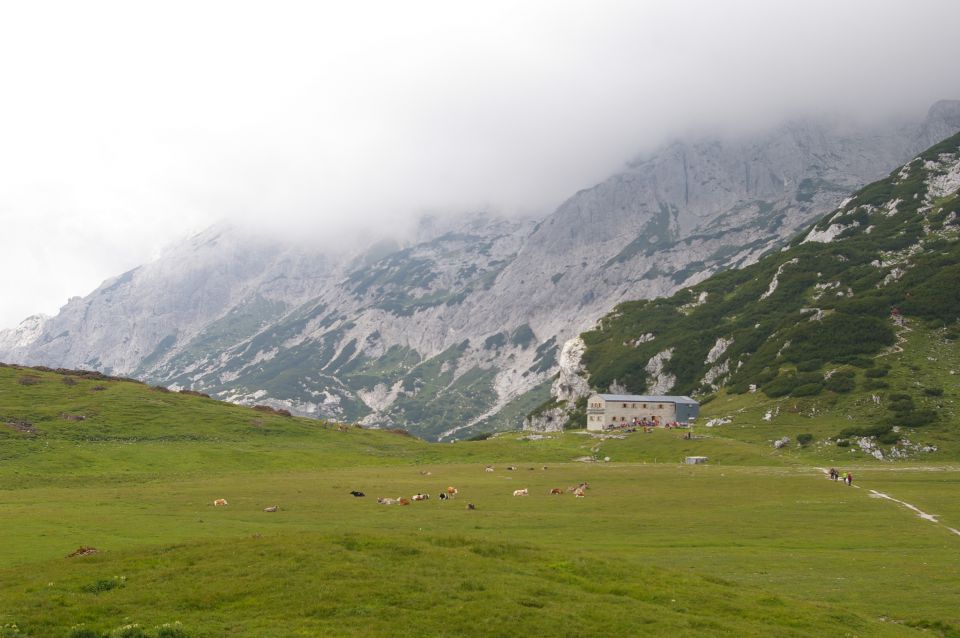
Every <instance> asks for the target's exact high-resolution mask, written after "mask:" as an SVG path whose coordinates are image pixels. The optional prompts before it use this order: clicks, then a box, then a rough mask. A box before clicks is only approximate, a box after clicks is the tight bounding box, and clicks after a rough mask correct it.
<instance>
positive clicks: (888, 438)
mask: <svg viewBox="0 0 960 638" xmlns="http://www.w3.org/2000/svg"><path fill="white" fill-rule="evenodd" d="M899 440H900V435H899V434H898V433H896V432H894V431H893V430H890V431H889V432H885V433H884V434H881V435H880V436H878V437H877V443H883V444H884V445H894V444H895V443H896V442H897V441H899Z"/></svg>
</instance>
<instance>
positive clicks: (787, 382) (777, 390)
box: [762, 374, 797, 399]
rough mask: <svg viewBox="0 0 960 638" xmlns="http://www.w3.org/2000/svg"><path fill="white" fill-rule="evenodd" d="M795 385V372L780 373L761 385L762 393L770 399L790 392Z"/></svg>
mask: <svg viewBox="0 0 960 638" xmlns="http://www.w3.org/2000/svg"><path fill="white" fill-rule="evenodd" d="M795 387H797V376H796V375H795V374H782V375H780V376H779V377H777V378H776V379H774V380H773V381H771V382H770V383H768V384H766V385H765V386H763V388H762V389H763V393H764V394H766V395H767V396H768V397H770V398H771V399H775V398H777V397H782V396H786V395H788V394H790V392H792V391H793V389H794V388H795Z"/></svg>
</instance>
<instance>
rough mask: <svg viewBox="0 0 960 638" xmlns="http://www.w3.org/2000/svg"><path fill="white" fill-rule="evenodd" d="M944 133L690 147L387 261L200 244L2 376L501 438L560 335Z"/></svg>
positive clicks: (852, 133)
mask: <svg viewBox="0 0 960 638" xmlns="http://www.w3.org/2000/svg"><path fill="white" fill-rule="evenodd" d="M958 130H960V101H939V102H937V103H936V104H934V105H933V106H931V107H930V109H929V111H928V113H927V114H926V116H925V117H924V118H922V119H916V120H913V121H909V120H904V121H902V122H899V123H896V124H893V123H889V122H888V123H882V124H879V123H878V124H873V125H864V124H862V123H860V124H857V123H854V122H843V121H839V120H836V119H833V118H831V119H808V120H792V121H789V122H785V123H782V124H781V125H779V126H776V127H771V128H770V129H768V130H766V131H763V132H760V133H750V134H741V135H739V136H700V137H691V138H689V139H684V140H676V141H673V142H671V143H669V144H665V145H663V146H661V147H660V148H659V149H657V150H656V151H655V152H652V153H647V154H644V155H642V156H639V157H638V158H637V159H636V160H634V161H632V162H631V163H630V164H629V165H628V166H626V167H624V168H623V169H622V170H620V171H618V172H616V173H614V174H613V175H611V176H609V177H608V178H607V179H605V180H602V181H601V182H599V183H597V184H594V185H592V186H590V187H589V188H585V189H581V190H578V191H577V192H575V193H572V194H571V196H570V197H569V198H568V199H567V200H566V201H565V202H564V203H563V204H562V205H561V206H559V207H558V208H557V209H556V210H555V211H554V212H552V213H551V214H550V215H547V216H546V217H544V218H542V219H540V220H536V222H535V221H534V220H533V219H518V218H511V217H504V216H498V215H495V214H490V213H488V212H485V211H477V212H472V213H467V214H461V215H436V216H431V217H423V218H421V220H420V222H419V223H418V224H417V225H416V226H415V227H414V228H412V229H402V228H400V229H396V228H395V226H396V225H394V226H393V227H390V228H389V230H390V231H394V232H393V233H392V234H394V235H395V236H396V237H397V238H398V240H393V241H379V242H378V241H375V238H374V237H368V238H367V239H366V243H365V244H355V243H354V242H352V241H347V240H343V241H341V242H340V244H341V245H339V246H337V247H335V248H333V247H330V246H329V245H328V244H326V243H324V242H311V241H310V238H309V236H307V240H306V241H299V242H290V241H279V240H278V239H277V238H276V236H274V235H271V234H264V233H257V232H251V231H250V229H249V228H247V229H245V228H242V227H238V226H236V225H232V224H217V225H215V226H213V227H210V228H208V229H206V230H204V231H203V232H201V233H198V234H196V235H195V236H193V237H191V238H190V239H189V240H188V241H184V242H181V243H179V244H177V245H176V246H174V247H173V249H172V250H170V251H169V252H168V253H167V254H165V255H164V256H162V257H161V258H160V259H157V260H155V261H152V262H150V263H147V264H144V265H142V266H140V267H137V268H135V269H132V270H129V271H127V272H125V273H123V274H122V275H119V276H117V277H113V278H111V279H109V280H107V281H106V282H104V283H103V284H102V285H101V286H100V287H99V288H98V289H97V290H95V291H94V292H93V293H91V294H90V295H88V296H86V297H84V298H79V297H77V298H75V299H73V300H71V302H70V303H69V304H67V305H66V306H65V307H64V308H63V309H62V310H61V312H60V313H59V314H58V315H57V316H56V317H53V318H43V317H33V318H31V319H29V320H27V321H25V322H23V323H22V324H21V325H20V326H19V327H18V328H17V329H16V330H6V331H0V360H6V361H19V362H27V363H30V364H42V365H48V366H54V367H56V366H66V367H86V368H94V369H97V370H102V371H104V372H107V373H112V374H120V375H129V376H134V377H137V378H141V379H144V380H147V381H148V382H150V383H157V384H162V385H169V386H171V387H174V388H189V389H192V390H200V391H203V392H207V393H210V394H213V395H216V396H217V397H219V398H222V399H227V400H231V401H237V402H242V403H267V404H272V405H275V406H282V407H284V408H286V409H289V410H291V411H293V412H296V413H299V414H304V415H312V416H317V417H324V418H331V419H336V420H339V421H347V422H352V421H360V422H362V423H364V424H365V425H371V426H379V427H395V426H401V427H406V428H409V429H410V430H411V431H412V432H415V433H416V434H418V435H421V436H424V437H427V438H440V439H444V438H448V437H463V436H469V435H470V434H471V433H472V432H476V431H490V430H495V429H507V428H511V427H518V426H519V419H520V418H521V417H522V416H523V415H524V414H526V413H527V412H529V411H530V410H532V409H533V408H534V407H536V405H538V404H539V403H541V402H542V401H543V400H544V399H545V398H546V397H547V396H548V392H549V391H550V390H551V389H552V390H553V391H554V395H555V396H559V395H561V394H564V393H565V392H567V390H565V389H564V387H562V386H563V385H564V379H565V378H570V375H568V374H567V372H568V371H574V369H575V368H576V366H577V364H576V361H577V359H578V356H579V355H578V351H577V349H578V346H577V341H578V340H577V339H574V337H576V335H577V334H578V333H579V332H581V331H583V330H585V329H588V328H589V327H591V326H592V325H593V324H594V322H596V320H597V319H598V318H599V317H601V316H603V315H604V314H605V313H607V312H609V311H610V310H611V309H612V308H613V307H614V305H615V304H616V303H618V302H620V301H623V300H627V299H638V298H639V299H642V298H652V297H655V296H663V295H669V294H671V293H672V292H674V291H676V290H678V289H679V288H680V287H683V286H688V285H691V284H694V283H696V282H699V281H702V280H703V279H705V278H707V277H709V276H710V275H711V274H713V273H715V272H718V271H721V270H725V269H729V268H741V267H744V266H746V265H749V264H752V263H754V262H755V261H756V260H757V259H759V258H760V256H762V255H763V254H765V253H769V252H770V251H772V250H775V249H776V248H778V247H780V246H782V245H783V244H784V243H785V241H786V240H787V239H789V238H790V237H792V236H793V235H794V234H795V233H797V232H798V231H799V230H801V229H802V228H804V227H805V226H806V225H807V224H809V223H810V222H811V221H812V220H814V219H817V218H819V217H820V216H821V215H823V214H824V213H825V212H827V211H829V210H831V209H833V208H834V207H835V206H837V205H838V204H839V203H840V202H841V200H842V199H843V198H845V197H846V196H847V195H849V194H850V193H851V192H853V191H854V190H855V189H857V188H858V187H860V186H862V185H864V184H866V183H868V182H870V181H872V180H875V179H877V178H880V177H883V176H885V175H886V173H887V172H888V171H889V170H890V169H892V168H893V167H895V166H897V165H899V164H901V163H902V162H903V161H905V160H909V159H910V158H911V157H913V156H914V154H916V153H917V152H919V151H921V150H923V149H925V148H927V147H929V146H930V145H931V144H933V143H935V142H937V141H939V140H941V139H943V138H945V137H947V136H949V135H952V134H954V133H956V132H957V131H958ZM640 336H642V335H638V337H640ZM581 344H582V342H581ZM558 370H560V372H561V376H560V378H559V381H558V382H556V383H553V379H554V375H555V373H556V372H557V371H558ZM574 376H576V375H574ZM558 383H559V384H560V386H561V387H558V386H557V384H558Z"/></svg>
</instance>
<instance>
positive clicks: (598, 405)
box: [590, 403, 663, 410]
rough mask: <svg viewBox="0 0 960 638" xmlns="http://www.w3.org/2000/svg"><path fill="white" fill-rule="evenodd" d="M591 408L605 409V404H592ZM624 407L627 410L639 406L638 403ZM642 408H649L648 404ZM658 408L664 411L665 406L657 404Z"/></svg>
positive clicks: (626, 404)
mask: <svg viewBox="0 0 960 638" xmlns="http://www.w3.org/2000/svg"><path fill="white" fill-rule="evenodd" d="M590 407H591V408H599V409H603V403H591V404H590ZM623 407H625V408H635V407H637V404H636V403H624V404H623ZM642 407H643V408H646V407H647V404H646V403H644V404H643V406H642ZM657 407H658V408H660V409H661V410H662V409H663V404H662V403H658V404H657Z"/></svg>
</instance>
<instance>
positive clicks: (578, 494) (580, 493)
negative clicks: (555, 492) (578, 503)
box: [573, 487, 586, 498]
mask: <svg viewBox="0 0 960 638" xmlns="http://www.w3.org/2000/svg"><path fill="white" fill-rule="evenodd" d="M573 495H574V496H576V497H577V498H583V497H584V496H586V494H584V493H583V490H581V489H580V488H579V487H578V488H577V489H576V490H574V492H573Z"/></svg>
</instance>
